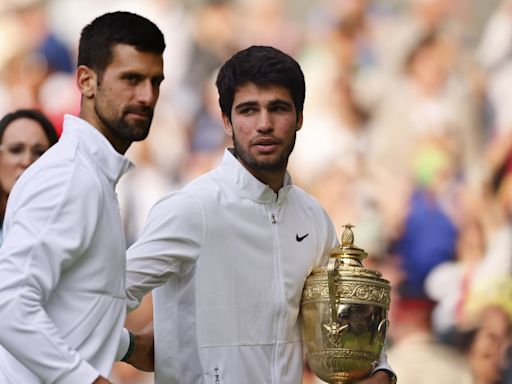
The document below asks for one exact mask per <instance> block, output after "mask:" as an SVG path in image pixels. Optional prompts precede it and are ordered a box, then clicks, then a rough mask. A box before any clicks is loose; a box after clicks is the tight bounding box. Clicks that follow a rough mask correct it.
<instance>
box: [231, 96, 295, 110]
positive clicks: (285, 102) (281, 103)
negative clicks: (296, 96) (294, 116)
mask: <svg viewBox="0 0 512 384" xmlns="http://www.w3.org/2000/svg"><path fill="white" fill-rule="evenodd" d="M257 106H258V102H256V101H246V102H243V103H240V104H237V105H236V106H235V111H238V110H240V109H243V108H247V107H257ZM276 106H286V107H289V108H291V107H292V106H293V104H292V103H291V102H289V101H288V100H283V99H274V100H271V101H269V103H268V107H276Z"/></svg>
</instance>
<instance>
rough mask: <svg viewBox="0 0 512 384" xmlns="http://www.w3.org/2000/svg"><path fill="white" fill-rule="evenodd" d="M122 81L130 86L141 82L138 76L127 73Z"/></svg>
mask: <svg viewBox="0 0 512 384" xmlns="http://www.w3.org/2000/svg"><path fill="white" fill-rule="evenodd" d="M123 79H124V80H126V81H127V82H128V83H130V84H138V83H139V81H140V80H141V77H140V76H139V75H136V74H134V73H127V74H126V75H124V76H123Z"/></svg>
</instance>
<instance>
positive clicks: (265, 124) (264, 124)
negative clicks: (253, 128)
mask: <svg viewBox="0 0 512 384" xmlns="http://www.w3.org/2000/svg"><path fill="white" fill-rule="evenodd" d="M273 130H274V124H273V122H272V118H271V115H270V113H269V112H268V111H267V110H265V109H263V110H262V111H261V112H260V115H259V118H258V131H259V132H262V133H268V132H272V131H273Z"/></svg>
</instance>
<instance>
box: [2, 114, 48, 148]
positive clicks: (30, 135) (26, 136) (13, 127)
mask: <svg viewBox="0 0 512 384" xmlns="http://www.w3.org/2000/svg"><path fill="white" fill-rule="evenodd" d="M41 138H45V139H46V134H45V132H44V130H43V128H42V127H41V125H40V124H39V123H38V122H37V121H35V120H33V119H29V118H26V117H22V118H19V119H16V120H14V121H12V122H11V123H10V124H9V125H8V126H7V127H6V128H5V131H4V134H3V135H2V143H4V144H8V143H12V142H34V141H39V140H40V139H41Z"/></svg>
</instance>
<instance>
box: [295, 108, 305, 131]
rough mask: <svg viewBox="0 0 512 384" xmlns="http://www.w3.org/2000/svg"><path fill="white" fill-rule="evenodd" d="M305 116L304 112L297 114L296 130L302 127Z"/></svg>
mask: <svg viewBox="0 0 512 384" xmlns="http://www.w3.org/2000/svg"><path fill="white" fill-rule="evenodd" d="M303 116H304V115H303V114H302V112H299V115H298V116H297V128H295V130H296V131H298V130H299V129H301V128H302V121H303Z"/></svg>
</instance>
